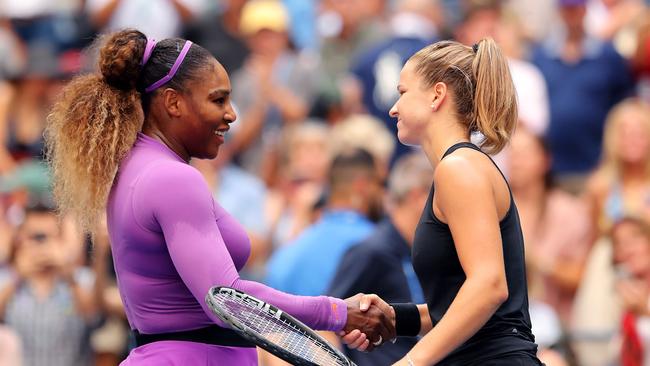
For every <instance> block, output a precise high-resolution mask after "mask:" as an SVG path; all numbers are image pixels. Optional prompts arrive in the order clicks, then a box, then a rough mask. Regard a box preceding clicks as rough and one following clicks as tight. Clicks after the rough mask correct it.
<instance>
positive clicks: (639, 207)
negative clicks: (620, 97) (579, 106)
mask: <svg viewBox="0 0 650 366" xmlns="http://www.w3.org/2000/svg"><path fill="white" fill-rule="evenodd" d="M602 150H603V157H602V159H601V162H600V165H599V166H598V169H597V170H596V171H595V172H594V174H593V175H592V176H591V177H590V179H589V182H588V185H587V190H586V192H585V193H586V194H585V196H586V198H587V200H588V202H589V204H590V207H591V215H592V222H593V228H594V229H596V230H597V231H596V232H595V233H594V235H593V236H594V237H599V236H600V235H602V234H604V233H607V232H609V230H610V228H611V225H612V223H614V222H616V221H618V220H619V219H621V218H623V217H625V216H628V215H633V216H639V217H642V218H644V219H645V220H650V105H648V104H646V103H645V102H642V101H640V100H637V99H628V100H626V101H624V102H622V103H620V104H618V105H617V106H616V107H614V108H613V109H612V110H611V112H610V113H609V115H608V117H607V121H606V123H605V134H604V141H603V149H602Z"/></svg>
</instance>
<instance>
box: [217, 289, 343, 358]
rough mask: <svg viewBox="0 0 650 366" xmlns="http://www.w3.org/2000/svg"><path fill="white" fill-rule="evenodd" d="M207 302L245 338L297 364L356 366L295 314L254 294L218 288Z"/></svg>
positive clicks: (220, 317) (225, 321)
mask: <svg viewBox="0 0 650 366" xmlns="http://www.w3.org/2000/svg"><path fill="white" fill-rule="evenodd" d="M205 301H206V303H207V305H208V307H209V308H210V310H212V312H214V314H215V315H216V316H218V317H219V319H221V320H222V321H223V322H224V323H226V324H228V325H229V326H230V327H231V328H232V329H234V330H235V331H236V332H237V333H239V334H240V335H241V336H242V337H244V338H246V339H248V340H249V341H251V342H253V343H255V344H256V345H257V346H259V347H261V348H263V349H265V350H267V351H268V352H270V353H272V354H274V355H276V356H278V357H280V358H281V359H283V360H285V361H287V362H290V363H292V364H294V365H305V366H339V365H340V366H355V365H354V363H353V362H352V361H350V360H349V359H348V358H347V357H345V356H344V355H343V354H342V353H341V352H340V351H339V350H337V349H336V348H335V347H333V346H332V345H330V344H329V343H328V342H327V341H326V340H325V339H323V337H321V336H320V335H318V334H317V333H316V332H315V331H313V330H312V329H311V328H309V327H308V326H306V325H304V324H303V323H301V322H300V321H299V320H297V319H295V318H294V317H292V316H291V315H289V314H287V313H285V312H284V311H282V310H280V309H278V308H276V307H275V306H273V305H271V304H268V303H266V302H264V301H262V300H260V299H257V298H255V297H253V296H251V295H248V294H246V293H243V292H241V291H239V290H235V289H233V288H230V287H219V286H215V287H212V288H211V289H210V291H209V292H208V294H207V295H206V297H205Z"/></svg>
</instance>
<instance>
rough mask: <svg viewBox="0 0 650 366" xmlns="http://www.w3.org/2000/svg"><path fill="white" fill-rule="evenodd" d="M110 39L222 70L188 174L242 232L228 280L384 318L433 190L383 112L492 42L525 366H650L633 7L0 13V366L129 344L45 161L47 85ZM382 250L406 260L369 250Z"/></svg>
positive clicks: (107, 1)
mask: <svg viewBox="0 0 650 366" xmlns="http://www.w3.org/2000/svg"><path fill="white" fill-rule="evenodd" d="M125 27H134V28H137V29H139V30H141V31H143V32H144V33H145V34H147V35H148V36H149V37H150V38H155V39H159V40H160V39H164V38H169V37H181V38H185V39H189V40H192V41H194V42H196V43H198V44H200V45H202V46H203V47H205V48H206V49H208V50H209V51H210V52H212V53H213V54H214V55H215V57H216V58H217V59H218V60H219V61H220V62H221V63H222V64H223V65H224V67H225V68H226V69H227V71H228V72H229V75H230V79H231V82H232V88H233V91H232V100H233V103H234V105H235V108H236V110H237V112H238V113H237V114H238V120H237V122H236V123H234V124H233V125H232V126H231V130H230V131H229V132H228V133H227V135H226V144H225V145H224V146H222V148H221V150H220V152H219V156H218V157H217V159H215V160H213V161H207V160H201V161H193V162H192V164H193V165H195V166H196V168H197V169H199V170H200V171H201V172H202V173H203V175H204V176H205V179H206V181H207V182H208V184H209V185H210V187H211V188H212V192H213V193H214V196H215V198H216V199H217V201H218V202H219V203H220V204H221V205H222V206H223V207H224V208H225V209H226V210H227V211H229V212H230V213H231V214H233V215H234V216H235V217H236V218H237V219H238V220H239V221H240V222H241V223H242V224H243V225H244V226H245V228H246V230H247V231H248V233H249V236H250V238H251V241H252V244H253V247H252V253H251V258H250V260H249V261H248V264H247V266H246V268H245V270H244V271H243V273H242V276H244V277H246V278H251V279H256V280H260V281H263V282H265V283H268V284H270V285H272V286H273V287H275V288H278V289H280V290H283V291H288V292H292V293H295V294H302V295H321V294H335V295H337V296H343V295H344V294H346V293H347V292H349V291H352V290H353V289H354V290H367V291H372V292H377V293H379V294H380V295H383V296H384V297H387V298H386V300H388V301H418V299H419V300H420V301H421V293H420V292H419V291H418V290H419V289H418V284H417V280H415V279H414V277H413V273H412V268H411V267H410V262H408V253H409V250H408V248H409V246H410V242H411V241H412V239H413V231H414V230H415V225H416V224H417V220H418V219H419V215H420V213H421V210H422V208H423V207H424V202H425V200H426V199H427V197H428V193H429V188H430V184H431V170H430V169H431V168H430V167H429V165H428V163H426V161H424V162H423V160H424V159H425V158H424V157H423V155H422V153H421V152H420V151H418V149H417V148H412V147H408V146H405V145H402V144H400V143H399V142H397V139H396V121H394V120H393V119H391V118H390V117H389V116H388V110H389V109H390V107H391V106H392V105H393V103H394V102H395V100H396V99H397V97H398V93H397V89H396V86H397V81H398V79H399V72H400V69H401V67H402V66H403V64H404V62H405V61H406V60H407V59H408V58H409V57H410V56H411V55H412V54H413V53H414V52H415V51H417V50H419V49H420V48H422V47H424V46H425V45H428V44H430V43H432V42H434V41H436V40H441V39H455V40H457V41H459V42H462V43H464V44H467V45H470V46H471V45H472V44H474V43H476V42H477V41H479V40H480V39H481V38H483V37H492V38H494V39H495V40H496V41H497V42H498V44H499V45H500V46H501V48H502V50H503V51H504V53H505V54H506V55H507V57H508V58H509V62H510V71H511V74H512V78H513V80H514V83H515V86H516V88H517V94H518V102H519V121H520V123H519V125H518V127H517V131H516V133H515V134H514V136H513V138H512V141H511V143H510V144H509V146H508V147H507V148H506V150H505V151H503V152H501V153H500V154H498V155H497V156H495V157H494V158H495V160H496V161H497V162H498V164H499V166H500V167H501V169H502V170H503V171H504V172H505V174H506V176H507V178H508V180H509V183H510V186H511V189H512V194H513V196H514V198H515V201H516V203H517V206H518V209H519V214H520V218H521V223H522V227H523V231H524V233H523V234H524V237H525V242H526V261H527V266H528V267H527V269H528V281H529V298H530V311H531V316H532V322H533V332H534V333H535V335H536V339H537V342H538V344H539V345H540V357H541V358H542V359H543V360H544V361H545V362H546V364H547V365H549V366H551V365H585V366H592V365H593V366H610V365H623V366H628V365H629V366H632V365H646V366H649V365H650V1H647V0H646V1H644V0H543V1H540V0H283V1H281V0H56V1H51V0H20V1H17V0H0V141H1V143H0V365H3V366H4V365H11V366H14V365H27V366H32V365H33V366H36V365H62V366H63V365H65V366H73V365H80V366H81V365H98V366H100V365H116V364H118V363H119V361H120V360H121V359H123V357H124V356H125V354H126V353H127V352H128V351H129V349H131V348H132V347H133V341H132V338H131V336H130V333H129V327H128V323H127V322H126V319H125V317H124V312H123V309H122V305H121V300H120V295H119V291H118V289H117V287H116V279H115V274H114V272H113V267H112V262H111V256H110V243H109V239H108V236H107V234H106V228H105V227H99V228H97V230H96V233H95V234H94V235H93V236H92V237H91V236H90V235H88V234H84V233H79V232H78V230H77V229H76V228H75V224H74V223H73V222H70V220H68V219H67V218H60V217H58V216H57V214H56V212H55V210H54V208H53V204H52V202H53V200H52V197H51V193H50V188H49V173H48V170H47V165H46V164H45V159H46V154H45V153H44V152H43V129H44V126H45V124H46V120H47V114H48V110H49V109H50V108H51V105H52V103H53V101H54V100H55V98H56V96H57V95H58V93H59V92H60V90H61V87H62V85H64V84H65V83H66V82H67V81H68V80H70V78H71V77H73V76H74V75H76V74H78V73H83V72H92V70H93V68H94V62H95V54H96V44H97V42H98V41H96V40H97V38H98V35H101V34H104V33H107V32H110V31H112V30H116V29H121V28H125ZM473 139H474V140H475V141H476V142H480V140H481V136H479V135H477V136H473ZM389 238H391V240H392V241H391V243H393V244H394V245H397V246H399V245H402V247H395V248H396V249H395V248H394V249H395V250H394V252H391V250H392V249H391V247H390V246H389V245H390V243H388V244H386V245H387V246H385V247H381V246H378V245H375V243H376V242H381V241H382V240H383V241H384V242H385V241H387V240H388V239H389ZM373 245H374V246H373ZM377 248H385V250H384V249H381V250H378V249H377ZM402 257H403V259H402ZM396 261H397V262H396ZM394 263H397V265H394V266H393V265H392V264H394ZM402 264H403V265H402ZM387 274H391V275H399V276H398V277H397V278H396V277H394V276H392V277H391V276H387ZM392 279H395V281H403V283H404V284H408V286H406V285H405V286H402V287H400V285H399V284H400V283H402V282H394V283H393V282H391V281H392ZM373 286H374V287H373ZM391 286H392V287H391ZM391 289H392V290H391ZM400 289H401V290H403V291H402V292H400V291H399V290H400ZM404 289H406V290H405V291H404ZM393 290H394V291H393ZM391 291H393V292H391ZM400 344H401V345H402V348H401V349H402V352H403V350H404V349H406V350H407V349H408V347H409V346H412V344H413V343H412V342H410V343H409V342H406V343H404V342H402V343H400V342H398V343H397V344H396V345H395V346H393V345H390V346H387V351H386V355H385V357H387V358H385V359H384V360H387V359H389V358H390V357H396V356H395V355H394V354H393V356H391V355H390V353H391V352H397V353H399V352H400V350H399V349H398V348H399V346H400ZM390 347H395V349H391V348H390ZM380 351H381V349H379V350H378V351H377V352H380ZM402 354H403V353H402ZM357 356H359V355H357ZM357 356H354V357H357ZM359 357H361V358H360V359H359V360H358V361H357V362H358V363H359V364H363V359H362V358H363V357H366V356H364V355H361V356H359ZM397 358H399V357H397ZM397 358H394V359H397ZM261 362H262V363H264V364H266V365H271V364H277V360H273V359H271V358H270V357H266V356H264V357H261ZM373 362H375V363H374V364H381V363H376V362H380V361H376V360H375V361H373ZM370 364H373V363H370Z"/></svg>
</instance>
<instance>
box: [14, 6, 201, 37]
mask: <svg viewBox="0 0 650 366" xmlns="http://www.w3.org/2000/svg"><path fill="white" fill-rule="evenodd" d="M21 1H22V0H21ZM111 1H112V0H87V1H86V11H87V12H88V13H89V14H96V13H97V12H99V11H100V10H101V9H102V8H104V7H105V6H106V5H108V4H109V3H110V2H111ZM177 1H179V2H181V3H182V4H183V5H184V6H185V7H187V8H188V9H189V10H190V11H191V12H192V13H194V14H198V13H199V12H200V11H201V10H203V9H204V8H205V6H204V5H205V0H177ZM181 26H182V19H181V17H180V15H179V14H178V12H177V11H176V8H175V7H174V4H173V3H172V1H171V0H121V1H120V2H119V4H118V5H117V8H116V9H115V12H114V13H113V15H112V16H111V18H110V20H109V21H108V24H107V25H106V27H105V29H104V31H115V30H119V29H123V28H136V29H138V30H139V31H141V32H143V33H144V34H146V35H147V37H149V38H155V39H157V40H163V39H165V38H173V37H178V36H179V34H180V30H181Z"/></svg>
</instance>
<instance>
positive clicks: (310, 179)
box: [268, 121, 332, 248]
mask: <svg viewBox="0 0 650 366" xmlns="http://www.w3.org/2000/svg"><path fill="white" fill-rule="evenodd" d="M331 141H332V137H331V133H330V131H329V129H328V127H327V126H326V125H325V124H323V123H320V122H317V121H306V122H303V123H301V124H298V125H295V126H292V127H290V128H287V129H285V131H284V136H283V142H282V144H281V151H280V159H279V160H280V161H279V164H278V166H279V169H278V178H277V180H276V183H275V184H274V185H273V186H272V187H271V191H270V194H269V200H268V213H269V221H270V224H271V226H272V228H273V229H272V237H271V240H272V243H273V247H274V248H278V247H281V246H283V245H285V244H288V243H290V242H292V241H293V240H294V239H295V238H296V237H297V236H298V235H299V234H300V233H301V232H302V231H303V230H304V229H305V228H306V227H308V226H310V225H311V224H313V223H314V221H316V215H315V211H316V210H315V209H316V205H317V204H318V203H319V200H321V198H322V197H323V195H324V191H325V189H326V187H325V186H326V184H327V173H328V170H329V164H330V160H331V156H332V153H331V151H330V150H331V146H330V145H331Z"/></svg>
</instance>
